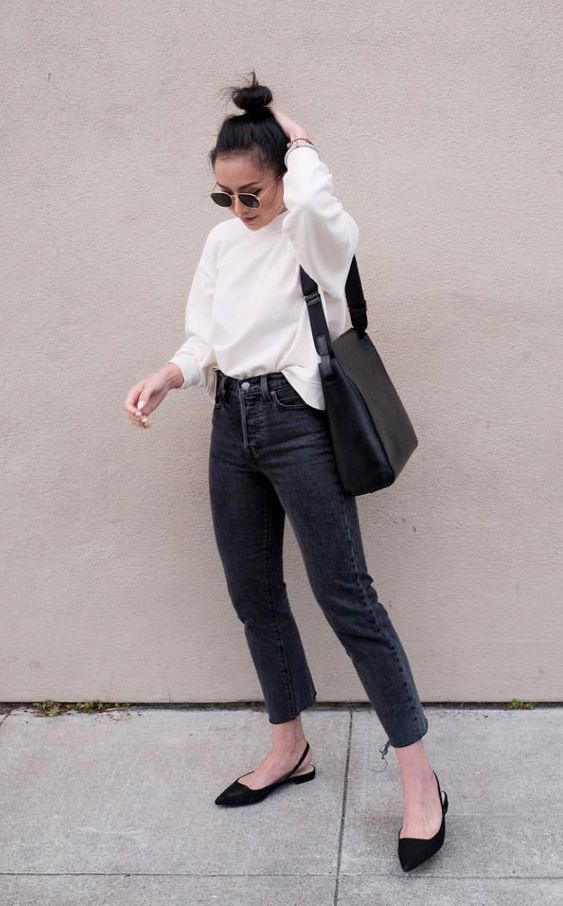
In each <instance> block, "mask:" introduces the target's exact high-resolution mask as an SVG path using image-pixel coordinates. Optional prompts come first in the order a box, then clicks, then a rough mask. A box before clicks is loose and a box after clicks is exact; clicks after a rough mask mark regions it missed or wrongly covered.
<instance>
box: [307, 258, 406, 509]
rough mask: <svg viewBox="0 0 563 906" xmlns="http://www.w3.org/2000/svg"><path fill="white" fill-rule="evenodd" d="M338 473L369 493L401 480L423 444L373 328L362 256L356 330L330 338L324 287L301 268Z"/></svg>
mask: <svg viewBox="0 0 563 906" xmlns="http://www.w3.org/2000/svg"><path fill="white" fill-rule="evenodd" d="M299 270H300V278H301V288H302V290H303V295H304V296H305V301H306V303H307V309H308V312H309V320H310V321H311V330H312V331H313V339H314V342H315V348H316V350H317V352H318V354H319V355H320V357H321V361H320V362H319V371H320V376H321V383H322V388H323V394H324V399H325V403H326V410H327V415H328V423H329V428H330V435H331V441H332V446H333V448H334V454H335V459H336V465H337V469H338V474H339V477H340V480H341V482H342V485H343V487H344V488H345V490H346V491H348V493H350V494H354V495H356V496H357V495H359V494H368V493H372V492H373V491H379V490H380V489H381V488H386V487H388V486H389V485H391V484H393V482H394V481H395V480H396V479H397V477H398V475H399V474H400V472H401V470H402V469H403V467H404V466H405V464H406V462H407V460H408V459H409V457H410V456H411V454H412V453H413V452H414V450H415V449H416V447H417V445H418V440H417V437H416V434H415V432H414V428H413V426H412V424H411V422H410V419H409V417H408V415H407V413H406V412H405V409H404V407H403V404H402V403H401V400H400V399H399V395H398V393H397V391H396V390H395V387H394V386H393V384H392V382H391V378H390V377H389V375H388V374H387V371H386V370H385V366H384V365H383V362H382V361H381V359H380V357H379V355H378V352H377V350H376V348H375V346H374V345H373V343H372V341H371V339H370V338H369V336H368V335H367V333H366V330H367V323H368V319H367V309H366V300H365V298H364V294H363V290H362V284H361V281H360V274H359V271H358V264H357V261H356V256H355V255H354V257H353V259H352V264H351V265H350V271H349V273H348V277H347V279H346V300H347V302H348V308H349V311H350V317H351V319H352V327H350V328H349V329H348V330H346V331H345V332H344V333H343V334H341V335H340V336H339V337H337V338H336V339H335V340H332V341H331V339H330V335H329V330H328V324H327V321H326V317H325V314H324V311H323V307H322V300H321V297H320V295H319V291H318V285H317V283H315V281H314V280H313V279H312V277H310V276H309V274H308V273H307V272H306V271H305V270H304V269H303V268H302V267H301V265H300V266H299Z"/></svg>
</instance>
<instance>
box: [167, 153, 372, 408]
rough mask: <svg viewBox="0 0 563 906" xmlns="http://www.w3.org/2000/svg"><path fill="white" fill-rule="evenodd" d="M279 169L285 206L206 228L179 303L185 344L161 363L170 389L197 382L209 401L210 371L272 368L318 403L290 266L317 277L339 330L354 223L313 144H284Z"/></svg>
mask: <svg viewBox="0 0 563 906" xmlns="http://www.w3.org/2000/svg"><path fill="white" fill-rule="evenodd" d="M286 166H287V172H286V173H285V174H284V176H283V186H284V202H285V205H286V210H284V211H282V212H281V213H280V214H278V215H277V216H276V217H274V219H273V220H271V221H270V222H269V223H267V224H266V225H265V226H263V227H261V228H260V229H257V230H255V231H254V232H253V231H252V230H251V229H249V228H248V227H247V226H245V224H244V223H243V222H242V221H241V220H240V219H239V218H238V217H236V216H231V217H230V218H229V219H228V220H225V221H222V222H221V223H218V224H216V225H215V226H213V227H212V228H211V230H210V231H209V233H208V236H207V239H206V240H205V243H204V246H203V251H202V254H201V258H200V260H199V263H198V265H197V268H196V271H195V275H194V278H193V282H192V286H191V289H190V292H189V295H188V300H187V304H186V315H185V336H186V342H185V343H184V344H183V346H181V347H180V349H178V351H177V352H176V353H175V354H174V355H173V356H172V358H170V359H169V360H168V361H170V362H173V363H174V364H176V365H178V367H179V368H180V370H181V371H182V374H183V375H184V383H183V384H182V387H181V388H180V389H185V388H189V387H204V388H205V390H206V392H207V394H208V395H209V397H210V398H211V399H214V397H215V386H216V369H217V368H220V369H221V370H222V371H223V372H225V374H228V375H231V376H232V377H235V378H244V377H250V376H253V375H256V374H261V373H262V372H270V371H282V372H283V373H284V375H285V377H286V378H287V380H288V381H289V383H290V384H291V385H292V386H293V387H294V389H295V390H296V391H297V392H298V393H299V394H300V396H301V397H302V398H303V399H304V400H305V402H306V403H308V404H309V405H310V406H313V407H314V408H316V409H325V408H326V407H325V402H324V398H323V391H322V385H321V381H320V375H319V367H318V366H319V362H320V356H319V354H318V353H317V350H316V349H315V344H314V342H313V335H312V332H311V323H310V321H309V314H308V311H307V305H306V302H305V299H304V297H303V293H302V290H301V282H300V280H299V263H300V264H301V265H302V266H303V268H304V269H305V270H306V271H307V273H308V274H309V275H310V276H311V277H312V278H313V280H315V281H316V282H317V283H318V286H319V292H320V295H321V299H322V304H323V309H324V312H325V315H326V318H327V323H328V327H329V332H330V337H331V339H335V338H336V337H338V336H340V334H341V333H343V332H344V330H345V329H346V316H347V312H348V307H347V303H346V294H345V289H344V287H345V284H346V278H347V276H348V271H349V269H350V264H351V262H352V258H353V256H354V254H355V251H356V246H357V243H358V226H357V224H356V221H355V220H354V219H353V218H352V216H351V215H350V214H349V213H348V212H347V211H345V210H344V208H343V206H342V204H341V202H339V201H338V200H337V198H336V197H335V196H334V194H333V191H332V176H331V173H330V171H329V169H328V167H327V165H326V164H325V163H323V162H322V161H321V160H320V157H319V154H318V151H317V150H316V148H313V147H306V146H299V147H296V148H293V149H292V150H291V153H288V154H287V155H286Z"/></svg>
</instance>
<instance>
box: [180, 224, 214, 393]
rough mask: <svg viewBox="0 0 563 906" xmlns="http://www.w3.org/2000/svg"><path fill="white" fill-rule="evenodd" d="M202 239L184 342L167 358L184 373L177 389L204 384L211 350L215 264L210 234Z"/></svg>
mask: <svg viewBox="0 0 563 906" xmlns="http://www.w3.org/2000/svg"><path fill="white" fill-rule="evenodd" d="M212 232H213V229H212V230H211V231H210V233H209V234H208V236H207V239H206V240H205V243H204V246H203V251H202V253H201V257H200V259H199V262H198V265H197V267H196V270H195V274H194V277H193V280H192V285H191V288H190V291H189V293H188V300H187V303H186V313H185V327H184V334H185V337H186V342H185V343H184V344H183V345H182V346H181V347H180V348H179V349H178V350H177V351H176V352H175V353H174V355H173V356H172V357H171V358H170V359H168V361H169V362H173V363H174V364H175V365H177V366H178V368H179V369H180V371H181V372H182V374H183V375H184V383H183V384H182V386H181V387H179V388H178V389H180V390H185V389H187V388H188V387H205V386H206V382H207V379H208V377H207V374H206V369H205V368H204V365H205V364H206V363H207V360H208V356H209V354H210V349H211V346H210V344H211V338H210V335H209V334H210V325H211V310H212V303H213V291H214V286H215V267H214V263H213V261H212V259H211V244H212V240H211V233H212Z"/></svg>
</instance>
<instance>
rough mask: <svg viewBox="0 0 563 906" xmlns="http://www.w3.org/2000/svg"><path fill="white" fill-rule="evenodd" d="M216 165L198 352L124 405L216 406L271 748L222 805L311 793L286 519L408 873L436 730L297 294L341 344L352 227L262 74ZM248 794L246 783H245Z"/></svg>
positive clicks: (224, 531) (190, 316)
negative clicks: (369, 546) (387, 590)
mask: <svg viewBox="0 0 563 906" xmlns="http://www.w3.org/2000/svg"><path fill="white" fill-rule="evenodd" d="M232 99H233V101H234V103H235V104H236V105H237V106H238V107H239V108H241V109H242V110H244V111H245V113H244V114H243V115H241V114H233V115H232V116H229V117H227V118H226V119H225V121H224V122H223V125H222V126H221V129H220V131H219V134H218V138H217V144H216V147H215V148H214V149H213V150H212V151H211V152H210V162H211V165H212V167H213V169H214V175H215V177H216V180H217V184H216V186H215V187H214V191H213V192H212V193H211V194H212V199H213V200H214V201H215V202H217V203H218V204H220V205H222V206H225V207H230V208H231V210H232V212H233V214H234V218H233V217H231V218H229V219H228V220H226V221H223V222H221V223H219V224H217V225H215V226H214V227H213V228H212V229H211V230H210V232H209V234H208V236H207V239H206V241H205V244H204V247H203V252H202V254H201V258H200V261H199V263H198V266H197V269H196V273H195V276H194V279H193V283H192V287H191V290H190V294H189V297H188V302H187V306H186V342H185V343H184V344H183V346H182V347H181V348H180V349H179V350H178V351H177V352H176V353H175V355H173V356H172V358H171V359H170V360H169V361H168V362H167V363H166V364H165V365H164V366H163V368H161V369H160V370H159V371H157V372H156V373H155V374H152V375H150V376H149V377H148V378H145V379H144V380H142V381H140V382H139V383H138V384H136V385H135V386H134V387H133V388H132V389H131V390H130V392H129V394H128V396H127V400H126V403H125V406H126V409H127V412H128V414H129V418H130V420H131V421H132V423H133V424H136V425H139V426H147V424H148V421H147V415H148V414H150V413H151V412H152V411H154V409H156V407H157V406H158V405H159V404H160V403H161V401H162V400H163V399H164V397H165V396H166V394H167V393H168V391H169V390H170V389H172V388H176V389H180V388H182V389H183V388H190V387H191V388H195V387H203V388H205V390H206V392H207V394H208V395H209V397H210V398H211V399H212V400H213V403H214V406H213V415H212V432H211V442H210V450H209V487H210V497H211V510H212V518H213V525H214V531H215V537H216V541H217V545H218V550H219V554H220V557H221V560H222V564H223V567H224V571H225V577H226V581H227V586H228V591H229V596H230V599H231V601H232V604H233V606H234V608H235V609H236V613H237V615H238V617H239V619H240V620H241V622H242V624H243V626H244V632H245V636H246V639H247V642H248V645H249V649H250V653H251V656H252V659H253V663H254V665H255V668H256V671H257V675H258V678H259V681H260V684H261V688H262V691H263V694H264V699H265V703H266V707H267V711H268V716H269V721H270V723H271V725H272V745H271V748H270V750H269V751H268V753H267V754H266V756H265V758H264V759H263V760H262V761H261V762H260V764H259V765H258V766H257V767H256V768H255V769H254V770H253V771H250V772H249V773H247V774H244V775H241V777H239V778H238V779H237V780H235V781H234V782H233V783H232V784H231V785H230V786H229V787H227V789H226V790H224V791H223V792H222V793H221V794H220V795H219V796H218V797H217V799H216V800H215V802H216V803H217V804H218V805H230V806H232V805H248V804H251V803H255V802H258V801H261V800H262V799H264V798H265V797H266V796H267V795H268V794H269V793H270V792H271V791H272V790H273V789H275V788H276V787H277V786H280V785H281V784H282V783H290V782H292V783H304V782H306V781H309V780H312V779H313V778H314V776H315V765H314V763H313V761H312V752H311V749H310V747H309V744H308V743H307V740H306V739H305V736H304V732H303V727H302V724H301V716H300V712H301V711H303V710H305V708H307V707H309V706H310V705H311V704H312V703H313V702H314V701H315V698H316V689H315V686H314V683H313V679H312V677H311V674H310V671H309V667H308V664H307V660H306V656H305V652H304V650H303V646H302V643H301V638H300V635H299V631H298V628H297V625H296V623H295V621H294V618H293V615H292V612H291V610H290V605H289V601H288V598H287V593H286V585H285V582H284V579H283V564H282V548H283V530H284V520H285V516H286V514H287V515H288V517H289V519H290V521H291V524H292V527H293V529H294V531H295V536H296V538H297V541H298V544H299V546H300V550H301V553H302V555H303V559H304V563H305V566H306V570H307V575H308V578H309V581H310V583H311V588H312V590H313V592H314V595H315V597H316V600H317V601H318V603H319V604H320V606H321V608H322V610H323V612H324V614H325V616H326V618H327V620H328V622H329V624H330V626H331V627H332V629H333V630H334V632H335V633H336V635H337V637H338V638H339V640H340V642H341V643H342V644H343V646H344V648H345V650H346V652H347V654H348V655H349V657H350V658H351V660H352V662H353V664H354V667H355V669H356V671H357V673H358V676H359V678H360V680H361V682H362V684H363V686H364V688H365V690H366V693H367V695H368V697H369V699H370V701H371V702H372V704H373V706H374V709H375V711H376V713H377V716H378V718H379V720H380V721H381V723H382V725H383V727H384V728H385V731H386V733H387V735H388V739H387V742H386V744H385V747H384V749H383V750H382V754H383V757H385V752H386V751H387V748H388V746H389V745H392V746H393V747H394V748H395V749H396V753H397V757H398V760H399V765H400V771H401V780H402V785H403V803H404V820H403V824H402V828H401V830H400V831H399V844H398V850H399V853H398V854H399V858H400V861H401V865H402V867H403V868H404V870H405V871H409V870H410V869H411V868H414V867H415V866H416V865H418V864H420V863H421V862H422V861H424V860H426V859H427V858H429V856H431V855H432V854H433V853H434V852H436V851H437V850H438V849H439V848H440V846H441V845H442V842H443V838H444V828H445V821H444V816H445V812H446V809H447V796H446V794H444V803H443V804H442V793H441V790H440V785H439V782H438V778H437V776H436V775H435V774H434V772H433V770H432V766H431V764H430V762H429V760H428V757H427V755H426V753H425V750H424V744H423V742H422V737H423V736H424V735H425V733H426V732H427V729H428V722H427V720H426V717H425V714H424V711H423V709H422V706H421V703H420V700H419V697H418V693H417V689H416V686H415V681H414V678H413V675H412V672H411V669H410V666H409V662H408V659H407V656H406V654H405V651H404V649H403V647H402V645H401V642H400V640H399V637H398V635H397V633H396V631H395V629H394V628H393V625H392V623H391V621H390V619H389V616H388V614H387V611H386V609H385V607H384V606H383V604H382V603H381V602H380V601H379V600H378V596H377V593H376V591H375V588H374V587H373V584H372V582H373V579H372V577H371V576H370V575H369V573H368V569H367V565H366V561H365V556H364V550H363V544H362V538H361V534H360V526H359V522H358V513H357V508H356V501H355V498H354V497H353V496H351V495H350V494H348V493H346V492H345V491H344V489H343V488H342V485H341V483H340V481H339V478H338V474H337V471H336V466H335V461H334V456H333V451H332V447H331V443H330V436H329V432H328V423H327V413H326V408H325V404H324V400H323V393H322V387H321V383H320V378H319V372H318V362H319V357H318V355H317V353H316V350H315V346H314V343H313V337H312V333H311V326H310V322H309V317H308V312H307V307H306V304H305V301H304V298H303V294H302V291H301V284H300V280H299V263H301V264H302V266H303V267H304V269H305V270H306V271H307V273H308V274H310V276H311V277H313V279H314V280H315V281H316V282H317V283H318V285H319V290H320V292H321V294H322V296H323V305H324V307H325V313H326V316H327V321H328V325H329V329H330V334H331V337H333V338H334V337H336V336H339V335H340V334H341V333H342V332H343V331H344V330H345V327H346V324H345V319H346V312H347V306H346V295H345V283H346V277H347V274H348V270H349V267H350V263H351V261H352V257H353V255H354V253H355V249H356V246H357V242H358V227H357V225H356V222H355V221H354V220H353V218H352V217H351V216H350V214H348V213H347V212H346V211H345V210H344V209H343V206H342V204H341V203H340V202H339V201H338V200H337V199H336V197H335V196H334V194H333V192H332V177H331V174H330V172H329V170H328V168H327V166H326V165H325V164H324V163H323V162H322V161H321V160H320V155H319V152H318V150H317V149H316V147H315V146H314V144H313V142H312V139H311V138H310V136H309V135H307V132H306V130H305V129H304V128H303V127H302V126H300V125H298V124H297V123H296V122H294V121H293V120H291V119H290V118H289V116H286V115H285V114H283V113H281V112H280V111H279V110H274V109H273V108H272V107H271V106H270V105H271V102H272V94H271V92H270V90H269V89H268V88H266V87H264V86H261V85H259V83H258V82H257V80H256V76H255V73H254V72H252V82H251V84H250V85H249V86H248V87H243V88H235V89H233V90H232ZM242 778H244V779H242Z"/></svg>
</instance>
